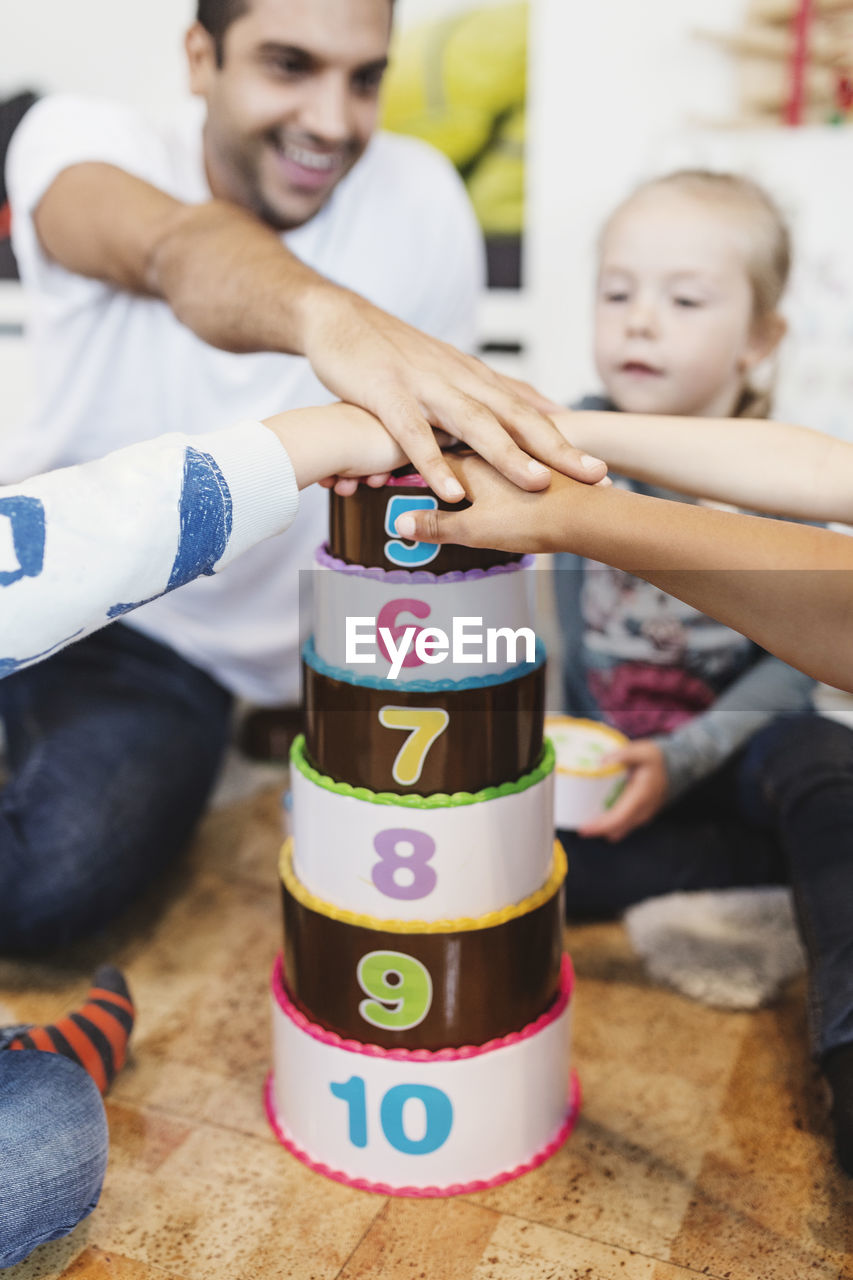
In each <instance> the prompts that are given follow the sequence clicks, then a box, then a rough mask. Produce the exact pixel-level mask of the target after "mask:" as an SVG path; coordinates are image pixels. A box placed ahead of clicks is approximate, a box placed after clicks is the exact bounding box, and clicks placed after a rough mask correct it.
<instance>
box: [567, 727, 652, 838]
mask: <svg viewBox="0 0 853 1280" xmlns="http://www.w3.org/2000/svg"><path fill="white" fill-rule="evenodd" d="M607 763H608V764H625V765H627V766H628V768H629V774H628V781H627V782H626V784H625V788H624V790H623V792H622V794H621V795H620V797H619V799H618V800H617V801H616V803H615V805H614V806H613V808H612V809H611V810H610V811H609V813H606V814H605V815H604V817H602V818H596V819H595V821H594V822H588V823H587V824H586V826H585V827H582V828H581V829H580V831H579V833H578V834H579V835H582V836H600V837H601V838H602V839H604V840H610V841H612V842H614V843H615V842H616V841H617V840H624V839H625V836H627V835H630V833H631V832H632V831H635V830H636V828H637V827H642V826H644V825H645V823H647V822H651V820H652V818H654V817H656V816H657V814H659V813H660V811H661V809H662V808H663V806H664V805H665V804H666V798H667V793H668V791H669V783H668V781H667V776H666V764H665V762H664V755H663V752H662V751H661V749H660V747H659V746H658V744H657V743H656V742H652V741H651V740H650V739H640V740H638V741H637V742H630V743H629V744H628V746H627V747H623V748H622V749H621V751H612V752H611V753H610V754H609V755H608V756H607Z"/></svg>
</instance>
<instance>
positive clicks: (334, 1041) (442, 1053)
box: [270, 952, 575, 1062]
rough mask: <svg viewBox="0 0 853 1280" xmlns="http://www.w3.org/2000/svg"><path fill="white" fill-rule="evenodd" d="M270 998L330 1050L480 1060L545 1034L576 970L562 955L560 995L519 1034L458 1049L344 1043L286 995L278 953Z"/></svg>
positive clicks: (409, 1059) (562, 1007)
mask: <svg viewBox="0 0 853 1280" xmlns="http://www.w3.org/2000/svg"><path fill="white" fill-rule="evenodd" d="M270 985H271V987H272V993H273V997H274V999H275V1002H276V1004H277V1005H278V1007H279V1009H281V1011H282V1013H283V1014H284V1016H285V1017H286V1018H289V1019H290V1021H291V1022H292V1023H294V1025H295V1026H297V1027H298V1028H299V1030H300V1031H303V1032H304V1033H305V1035H308V1036H311V1038H312V1040H318V1041H319V1042H320V1044H326V1045H329V1046H330V1047H331V1048H332V1049H345V1050H346V1052H347V1053H358V1054H361V1055H363V1056H364V1057H366V1058H384V1059H393V1060H395V1061H397V1062H465V1061H467V1060H468V1059H469V1058H479V1057H481V1056H482V1054H484V1053H493V1052H494V1051H495V1049H507V1048H509V1047H510V1046H511V1045H514V1044H522V1043H523V1041H525V1040H532V1039H533V1037H534V1036H535V1035H538V1034H539V1032H540V1031H544V1030H545V1028H546V1027H548V1026H550V1025H551V1023H552V1022H556V1021H557V1019H558V1018H559V1017H560V1016H561V1014H562V1013H563V1011H564V1010H565V1008H566V1005H567V1004H568V1003H569V1001H570V1000H571V998H572V991H573V990H574V985H575V971H574V969H573V968H572V962H571V960H570V958H569V956H567V955H564V956H563V963H562V965H561V967H560V993H559V995H558V996H557V999H556V1000H555V1001H554V1003H553V1004H552V1005H551V1008H550V1009H547V1010H546V1011H545V1013H543V1014H542V1015H541V1016H540V1017H538V1018H537V1019H536V1021H535V1022H530V1023H528V1025H527V1026H526V1027H524V1028H523V1029H522V1030H521V1031H513V1032H512V1033H511V1034H510V1035H508V1036H501V1037H500V1039H497V1040H489V1041H487V1043H486V1044H476V1045H475V1044H466V1045H462V1046H461V1047H460V1048H458V1049H380V1048H379V1046H378V1045H375V1044H362V1042H361V1041H360V1040H343V1039H341V1037H340V1036H339V1035H336V1034H335V1032H334V1031H327V1030H326V1028H325V1027H320V1026H318V1025H317V1023H316V1022H311V1021H309V1019H308V1018H306V1016H305V1014H304V1013H303V1012H302V1011H301V1009H297V1007H296V1005H295V1004H294V1003H293V1001H292V1000H291V999H290V996H289V995H288V994H287V988H286V987H285V985H284V964H283V960H282V955H281V952H279V954H278V955H277V956H276V959H275V964H274V965H273V971H272V979H271V982H270Z"/></svg>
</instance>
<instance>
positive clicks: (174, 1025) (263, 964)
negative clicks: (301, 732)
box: [0, 789, 853, 1280]
mask: <svg viewBox="0 0 853 1280" xmlns="http://www.w3.org/2000/svg"><path fill="white" fill-rule="evenodd" d="M279 821H280V819H279V806H278V800H277V795H276V792H275V791H274V790H272V789H270V790H268V791H266V792H264V793H263V794H262V795H261V796H257V797H255V798H254V799H250V800H242V801H238V802H236V803H233V804H231V805H230V806H228V807H227V808H225V809H220V810H218V811H216V812H214V813H212V814H211V815H210V816H209V817H208V819H207V820H206V822H205V824H204V827H203V829H202V831H201V834H200V836H199V838H198V840H197V841H196V844H195V846H194V848H193V850H192V853H191V856H190V858H189V860H188V863H187V864H186V866H185V867H184V868H183V869H182V870H181V872H180V873H178V874H176V876H175V877H174V879H173V881H172V882H171V883H170V884H169V885H167V886H165V887H164V888H163V889H161V890H160V891H159V892H158V893H157V894H156V895H154V897H153V898H152V899H151V900H150V901H149V902H147V903H146V904H144V906H143V907H141V908H140V909H139V911H138V912H137V913H136V915H135V918H134V919H133V920H132V921H129V922H124V923H123V924H122V926H121V928H120V929H117V930H116V931H115V932H114V934H113V935H112V936H111V938H109V939H108V940H107V941H106V942H105V943H102V944H101V945H100V946H99V947H96V948H93V947H89V948H87V949H81V950H78V951H75V952H74V953H73V955H71V956H70V957H65V958H64V962H63V964H62V965H61V966H59V965H56V966H53V965H47V964H44V965H35V966H34V965H17V964H11V963H0V1021H10V1020H20V1019H23V1018H27V1019H34V1020H40V1021H41V1020H48V1019H50V1018H52V1017H54V1016H56V1015H57V1014H58V1013H59V1012H60V1011H62V1010H63V1009H64V1008H65V1007H67V1006H68V1005H70V1004H71V1003H73V1002H74V1001H76V1000H77V999H78V998H79V996H80V995H81V994H82V993H83V991H84V990H85V985H86V983H85V979H86V975H87V974H88V972H89V970H90V968H91V967H93V965H94V964H95V963H97V961H98V960H100V959H101V958H102V957H104V956H105V955H109V956H110V957H111V958H113V959H116V960H117V961H118V962H119V963H121V964H123V965H124V966H125V967H126V969H127V971H128V973H129V975H130V979H131V982H132V985H133V989H134V993H135V996H136V999H137V1002H138V1005H139V1010H140V1014H139V1021H138V1024H137V1031H136V1034H135V1038H134V1044H133V1053H132V1057H131V1061H130V1064H129V1066H128V1067H127V1068H126V1069H125V1071H124V1072H123V1074H122V1076H121V1077H120V1079H119V1081H118V1082H117V1084H116V1086H115V1087H114V1089H113V1092H112V1094H111V1097H110V1100H109V1104H108V1109H109V1116H110V1125H111V1131H112V1156H111V1162H110V1168H109V1172H108V1174H107V1181H106V1185H105V1188H104V1194H103V1198H102V1200H101V1204H100V1206H99V1207H98V1209H97V1210H96V1212H95V1214H94V1215H93V1216H92V1217H91V1218H90V1219H89V1220H88V1221H87V1222H85V1223H84V1224H82V1225H81V1226H80V1227H79V1228H78V1229H77V1231H76V1232H75V1233H74V1235H73V1236H71V1237H70V1238H69V1239H67V1240H65V1241H62V1242H59V1243H56V1244H53V1245H46V1246H44V1247H42V1248H41V1249H40V1250H38V1251H37V1252H36V1254H35V1255H34V1256H33V1257H32V1258H31V1259H30V1260H29V1261H28V1262H26V1263H22V1264H21V1265H20V1266H18V1267H14V1268H11V1269H10V1270H8V1271H6V1272H4V1277H9V1280H37V1278H38V1280H42V1278H44V1280H47V1278H49V1277H58V1276H65V1277H73V1280H287V1278H290V1277H292V1278H293V1280H335V1278H336V1277H338V1278H339V1280H380V1278H381V1280H581V1277H585V1278H589V1280H639V1278H640V1277H642V1278H643V1280H687V1277H689V1276H690V1275H699V1276H714V1277H718V1278H719V1280H840V1278H841V1277H844V1278H850V1280H853V1184H849V1183H846V1182H845V1181H844V1180H843V1179H842V1178H841V1177H840V1176H839V1175H837V1174H836V1173H835V1171H834V1169H833V1166H832V1163H831V1160H830V1152H829V1146H828V1141H827V1123H826V1117H825V1110H824V1104H823V1101H822V1096H821V1090H820V1085H819V1082H818V1080H817V1079H816V1077H815V1075H814V1072H813V1069H812V1067H811V1065H810V1063H809V1061H808V1057H807V1052H806V1048H805V1031H804V1020H803V1006H802V990H801V989H800V988H797V989H794V990H792V991H791V992H790V993H789V994H788V996H787V998H786V999H785V1000H784V1001H783V1002H782V1003H781V1004H779V1005H778V1006H777V1007H775V1008H773V1009H770V1010H767V1011H765V1012H762V1013H759V1014H750V1015H745V1014H724V1013H718V1012H714V1011H712V1010H709V1009H706V1008H703V1007H701V1006H699V1005H696V1004H692V1003H690V1002H689V1001H687V1000H685V999H682V998H681V997H678V996H674V995H669V994H667V993H665V992H662V991H660V990H657V989H655V988H653V987H652V986H651V985H650V984H649V982H648V981H647V980H646V979H645V978H644V976H643V973H642V970H641V968H640V966H639V964H638V962H637V961H636V960H635V959H634V957H633V955H632V954H631V951H630V949H629V947H628V944H627V941H626V939H625V936H624V934H623V932H622V930H621V928H619V927H618V926H615V925H614V926H596V927H590V928H586V929H576V930H573V931H572V934H571V935H570V937H569V938H568V942H569V945H570V947H571V950H572V953H573V956H574V959H575V966H576V969H577V974H578V986H577V993H576V1013H575V1031H574V1044H575V1061H576V1064H577V1066H578V1068H579V1070H580V1073H581V1077H582V1080H583V1085H584V1092H585V1101H584V1110H583V1115H582V1119H581V1121H580V1123H579V1125H578V1128H577V1130H576V1131H575V1133H574V1135H573V1136H572V1138H571V1139H570V1140H569V1142H568V1144H567V1145H566V1146H565V1148H564V1149H563V1150H562V1151H561V1152H560V1153H559V1154H558V1155H557V1156H556V1157H554V1158H553V1159H552V1160H550V1161H549V1162H548V1163H547V1164H546V1165H544V1166H543V1167H542V1168H540V1169H539V1170H537V1171H536V1172H534V1173H531V1174H529V1175H527V1176H526V1177H525V1178H523V1179H521V1180H520V1181H518V1182H516V1183H512V1184H509V1185H507V1186H505V1187H502V1188H500V1189H498V1190H495V1191H490V1192H486V1193H482V1194H479V1195H473V1196H470V1197H468V1198H465V1199H463V1200H444V1201H423V1202H412V1201H405V1200H386V1199H383V1198H381V1197H376V1196H372V1195H367V1194H364V1193H361V1192H357V1191H352V1190H349V1189H347V1188H344V1187H340V1186H337V1185H335V1184H333V1183H329V1182H327V1181H325V1180H324V1179H323V1178H321V1177H320V1176H319V1175H316V1174H313V1173H309V1172H308V1171H307V1170H305V1169H304V1168H302V1166H301V1165H299V1164H298V1163H297V1162H296V1161H295V1160H293V1159H292V1158H291V1157H290V1156H289V1155H287V1154H286V1152H284V1151H283V1150H282V1149H281V1148H280V1147H279V1146H278V1145H277V1144H276V1143H275V1141H274V1140H273V1138H272V1137H271V1135H270V1133H269V1131H268V1129H267V1126H266V1122H265V1120H264V1115H263V1110H262V1106H261V1086H262V1083H263V1079H264V1075H265V1073H266V1070H267V1066H268V1056H269V1049H268V1014H267V973H268V970H269V967H270V962H271V960H272V957H273V953H274V951H275V950H276V948H277V946H278V945H279V939H280V929H281V925H280V920H279V897H278V891H277V886H276V858H277V853H278V844H279Z"/></svg>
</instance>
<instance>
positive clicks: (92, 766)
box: [0, 623, 232, 954]
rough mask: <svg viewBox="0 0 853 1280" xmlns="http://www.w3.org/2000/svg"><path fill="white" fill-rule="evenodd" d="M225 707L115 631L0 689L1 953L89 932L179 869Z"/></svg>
mask: <svg viewBox="0 0 853 1280" xmlns="http://www.w3.org/2000/svg"><path fill="white" fill-rule="evenodd" d="M231 708H232V698H231V695H230V694H229V693H227V692H226V690H225V689H223V688H222V687H221V686H220V685H219V684H217V682H216V681H215V680H213V679H211V677H210V676H208V675H207V674H206V673H205V672H203V671H201V670H200V669H199V668H198V667H195V666H193V665H192V664H191V663H189V662H187V661H185V660H184V659H183V658H182V657H180V656H179V655H178V654H176V653H175V652H174V651H173V650H171V649H169V648H167V647H166V646H165V645H162V644H159V643H157V642H156V641H154V640H151V639H149V638H148V637H147V636H143V635H141V634H140V633H138V632H136V631H133V630H132V629H131V628H130V627H126V626H123V625H122V624H121V623H114V624H113V625H112V626H110V627H107V628H105V629H104V630H103V631H99V632H96V633H95V635H92V636H89V637H87V638H86V639H84V640H81V641H79V642H78V643H77V644H74V645H71V646H69V647H68V648H67V649H63V650H61V652H59V653H57V654H55V655H54V656H53V657H51V658H48V659H47V660H46V661H44V662H41V663H39V664H37V665H36V666H33V667H29V668H26V669H25V670H23V671H20V672H18V673H16V674H15V675H12V676H8V677H7V678H6V679H5V680H0V719H2V721H3V724H4V727H5V731H6V739H7V750H8V763H9V778H8V781H7V782H6V784H5V786H3V787H2V789H0V952H5V953H17V954H39V953H43V952H44V951H47V950H48V949H50V948H52V947H55V946H57V945H60V944H65V943H68V942H71V941H74V940H75V939H77V938H79V937H82V936H85V935H86V934H90V933H93V932H95V931H96V930H98V929H99V928H102V927H103V926H104V925H106V924H107V923H109V922H110V921H111V920H112V919H113V918H114V917H115V916H116V915H117V914H118V913H119V912H121V911H122V910H123V909H124V908H125V907H128V906H129V905H131V904H132V903H133V902H134V900H135V899H136V898H137V897H138V895H139V894H140V892H141V891H142V890H143V889H144V888H145V887H146V886H147V885H148V884H149V883H150V882H151V881H152V880H153V879H154V878H155V877H156V876H157V875H158V873H160V872H161V871H162V870H164V869H165V868H166V867H168V866H169V865H170V864H172V863H173V862H174V861H175V860H176V859H177V857H178V856H179V854H180V853H181V852H182V850H183V849H184V847H185V846H186V844H187V842H188V839H189V836H190V834H191V832H192V829H193V827H194V825H195V823H196V822H197V820H198V818H199V816H200V815H201V813H202V811H203V809H204V806H205V802H206V800H207V798H208V796H209V794H210V790H211V788H212V786H213V784H214V782H215V780H216V776H217V772H218V769H219V766H220V763H221V759H222V755H223V752H224V749H225V746H226V744H227V741H228V737H229V733H230V720H231Z"/></svg>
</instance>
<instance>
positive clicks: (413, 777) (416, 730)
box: [379, 707, 450, 787]
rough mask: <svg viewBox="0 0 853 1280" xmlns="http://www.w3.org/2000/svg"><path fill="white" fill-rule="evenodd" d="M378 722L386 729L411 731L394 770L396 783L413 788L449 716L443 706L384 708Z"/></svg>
mask: <svg viewBox="0 0 853 1280" xmlns="http://www.w3.org/2000/svg"><path fill="white" fill-rule="evenodd" d="M379 723H380V724H381V725H383V726H384V727H385V728H386V729H409V730H410V734H409V737H408V738H407V739H406V741H405V742H404V743H403V745H402V747H401V748H400V750H399V751H398V752H397V758H396V760H395V761H394V767H393V769H392V770H391V772H392V775H393V778H394V781H395V782H397V783H399V784H400V786H401V787H410V786H412V785H413V784H414V783H415V782H417V780H418V778H419V777H420V776H421V772H422V771H423V767H424V762H425V760H426V757H427V752H428V751H429V749H430V747H431V746H432V744H433V743H434V742H435V740H436V738H439V737H440V736H441V734H443V733H444V731H445V729H446V728H447V726H448V724H449V723H450V716H449V715H448V713H447V712H446V711H443V710H442V709H441V708H440V707H382V709H381V710H380V712H379Z"/></svg>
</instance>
